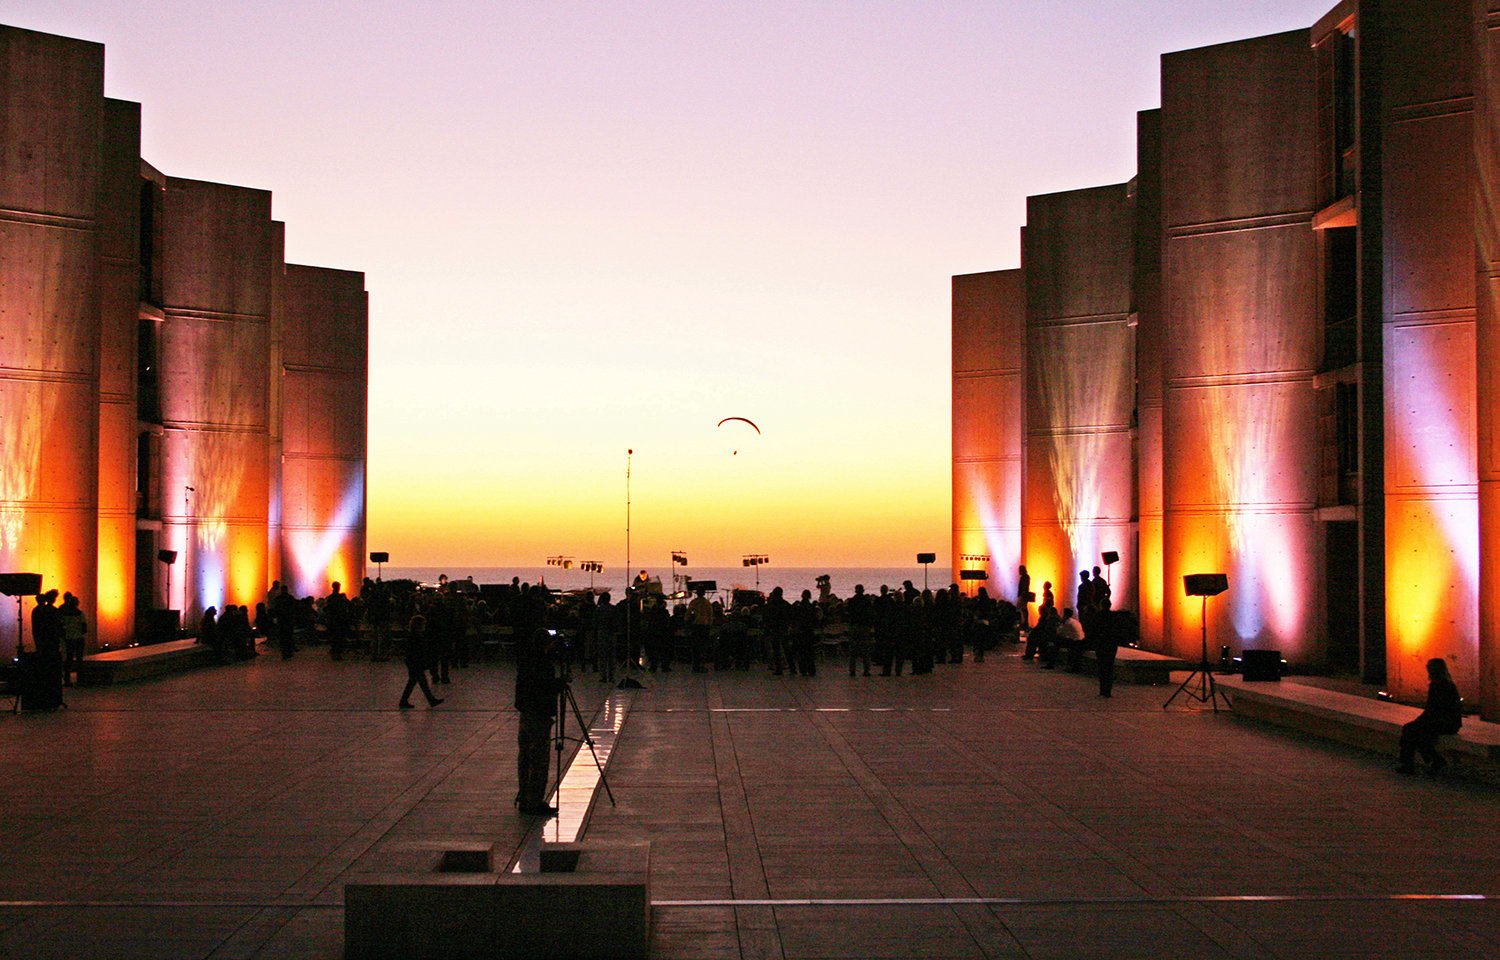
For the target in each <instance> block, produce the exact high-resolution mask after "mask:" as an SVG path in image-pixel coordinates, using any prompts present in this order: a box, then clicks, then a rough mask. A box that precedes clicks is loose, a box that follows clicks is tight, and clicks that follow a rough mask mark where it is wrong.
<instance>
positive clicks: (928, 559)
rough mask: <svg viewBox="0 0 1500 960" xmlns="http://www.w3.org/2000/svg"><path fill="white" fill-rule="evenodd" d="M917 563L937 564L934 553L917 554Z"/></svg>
mask: <svg viewBox="0 0 1500 960" xmlns="http://www.w3.org/2000/svg"><path fill="white" fill-rule="evenodd" d="M917 562H918V563H937V554H935V553H919V554H917Z"/></svg>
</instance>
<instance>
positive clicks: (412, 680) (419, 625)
mask: <svg viewBox="0 0 1500 960" xmlns="http://www.w3.org/2000/svg"><path fill="white" fill-rule="evenodd" d="M428 665H429V664H428V652H427V618H426V617H424V616H422V614H420V613H418V614H416V615H415V616H413V617H412V618H411V622H410V623H409V624H407V627H406V689H405V690H402V691H401V703H400V707H401V709H402V710H410V709H411V708H412V703H411V692H412V691H413V690H415V689H416V688H417V687H421V688H422V695H423V696H425V697H426V698H427V705H428V706H429V707H435V706H437V705H438V704H440V703H442V702H443V700H442V698H441V697H434V696H433V695H432V688H431V687H429V686H428V685H427V668H428Z"/></svg>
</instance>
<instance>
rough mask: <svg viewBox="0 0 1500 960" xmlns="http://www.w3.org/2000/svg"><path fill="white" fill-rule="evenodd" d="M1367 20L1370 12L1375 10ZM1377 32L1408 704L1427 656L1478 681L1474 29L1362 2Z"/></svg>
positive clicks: (1389, 549)
mask: <svg viewBox="0 0 1500 960" xmlns="http://www.w3.org/2000/svg"><path fill="white" fill-rule="evenodd" d="M1377 18H1378V19H1377ZM1360 23H1361V26H1362V27H1364V28H1366V30H1365V35H1364V36H1363V37H1362V39H1361V43H1362V48H1361V50H1362V53H1363V52H1364V51H1365V50H1366V49H1367V48H1368V47H1369V46H1370V45H1371V44H1372V43H1375V42H1378V43H1379V51H1378V63H1377V64H1375V65H1368V64H1367V65H1366V66H1365V67H1364V69H1363V70H1362V74H1361V83H1369V82H1371V81H1372V79H1373V77H1372V76H1371V74H1372V72H1373V70H1375V69H1378V71H1379V73H1378V82H1379V84H1380V89H1381V91H1382V97H1383V110H1382V114H1381V117H1380V130H1381V135H1382V139H1381V158H1380V164H1381V178H1382V181H1383V197H1384V204H1383V220H1384V223H1383V232H1382V236H1381V243H1382V249H1383V251H1384V283H1385V289H1384V294H1383V297H1382V302H1383V304H1384V315H1383V321H1384V337H1383V348H1384V354H1385V390H1384V393H1385V453H1386V457H1385V501H1386V505H1385V524H1386V528H1385V532H1386V584H1385V596H1386V679H1387V683H1388V685H1389V686H1390V687H1391V689H1392V690H1393V692H1395V693H1396V695H1397V696H1400V697H1405V698H1413V699H1420V698H1421V697H1422V696H1423V695H1424V694H1425V693H1426V690H1427V673H1426V670H1425V663H1426V661H1427V659H1428V658H1430V657H1434V656H1441V657H1445V658H1447V659H1448V662H1449V667H1450V669H1451V670H1452V671H1453V674H1454V678H1455V679H1456V680H1457V681H1458V683H1459V686H1460V689H1461V690H1463V691H1464V692H1465V694H1466V695H1469V696H1473V695H1474V693H1475V692H1476V690H1477V682H1478V672H1479V664H1478V580H1479V542H1478V539H1479V538H1478V529H1479V507H1478V472H1477V471H1478V467H1477V449H1476V437H1477V434H1476V424H1475V417H1476V413H1475V406H1474V403H1475V399H1474V398H1475V350H1476V346H1475V328H1474V296H1475V279H1474V262H1475V253H1474V235H1473V231H1472V229H1470V226H1469V225H1470V224H1471V223H1473V209H1474V206H1473V204H1474V193H1473V176H1474V175H1473V154H1472V146H1473V129H1472V116H1471V103H1470V100H1469V93H1470V88H1469V79H1468V77H1469V67H1470V52H1471V41H1470V37H1471V33H1472V26H1471V22H1470V17H1469V11H1468V10H1466V9H1464V8H1463V6H1462V5H1461V4H1458V3H1455V2H1452V0H1406V2H1402V3H1386V4H1382V5H1380V6H1379V8H1378V10H1377V9H1376V8H1373V7H1372V6H1371V5H1369V4H1366V5H1365V6H1364V7H1362V10H1361V20H1360Z"/></svg>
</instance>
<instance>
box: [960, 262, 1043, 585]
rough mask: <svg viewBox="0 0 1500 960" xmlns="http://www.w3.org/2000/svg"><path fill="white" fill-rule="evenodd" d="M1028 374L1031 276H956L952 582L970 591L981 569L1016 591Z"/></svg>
mask: <svg viewBox="0 0 1500 960" xmlns="http://www.w3.org/2000/svg"><path fill="white" fill-rule="evenodd" d="M1025 375H1026V278H1025V274H1024V273H1023V272H1022V271H1020V270H998V271H994V272H992V273H974V274H968V275H966V276H957V277H954V278H953V582H954V583H957V584H960V585H961V586H962V587H963V588H964V592H965V593H966V594H972V593H973V592H974V589H975V587H976V586H978V585H979V584H980V583H981V582H980V581H966V580H962V579H960V577H959V574H960V572H961V571H963V570H980V569H982V570H984V571H985V572H986V573H987V574H988V575H989V579H988V580H987V581H983V582H982V583H983V585H984V586H986V588H987V590H988V592H989V593H990V594H991V595H992V596H999V597H1012V598H1014V597H1015V596H1016V590H1017V574H1018V567H1019V565H1020V563H1021V490H1022V476H1023V471H1022V467H1023V463H1022V438H1023V437H1024V436H1025V429H1026V423H1025ZM964 557H988V558H989V560H988V561H983V560H965V559H963V558H964ZM1037 586H1038V587H1040V586H1041V584H1040V583H1038V584H1037Z"/></svg>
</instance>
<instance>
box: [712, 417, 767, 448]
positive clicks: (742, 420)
mask: <svg viewBox="0 0 1500 960" xmlns="http://www.w3.org/2000/svg"><path fill="white" fill-rule="evenodd" d="M731 420H739V421H740V422H742V423H748V424H750V428H751V429H752V430H754V431H755V435H756V436H760V427H757V426H756V425H755V421H753V420H749V419H747V418H745V417H725V418H724V419H723V420H720V421H719V423H718V426H721V427H722V426H723V425H724V424H726V423H728V422H729V421H731ZM734 455H735V456H739V455H740V452H739V451H738V450H736V451H734Z"/></svg>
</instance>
